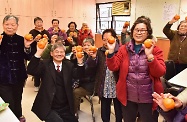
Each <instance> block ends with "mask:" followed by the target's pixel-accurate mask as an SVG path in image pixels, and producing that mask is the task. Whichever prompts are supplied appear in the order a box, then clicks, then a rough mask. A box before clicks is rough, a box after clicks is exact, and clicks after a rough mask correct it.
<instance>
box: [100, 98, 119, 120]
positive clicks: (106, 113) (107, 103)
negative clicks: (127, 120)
mask: <svg viewBox="0 0 187 122" xmlns="http://www.w3.org/2000/svg"><path fill="white" fill-rule="evenodd" d="M112 100H113V103H114V111H115V117H116V122H122V109H121V103H120V102H119V100H118V99H117V98H104V97H102V98H101V118H102V120H103V122H110V112H111V103H112Z"/></svg>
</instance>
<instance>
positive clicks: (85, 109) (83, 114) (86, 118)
mask: <svg viewBox="0 0 187 122" xmlns="http://www.w3.org/2000/svg"><path fill="white" fill-rule="evenodd" d="M36 94H37V92H34V87H33V81H32V80H31V77H29V78H28V79H27V82H26V85H25V88H24V93H23V100H22V108H23V114H24V116H25V117H26V119H27V122H41V121H40V120H39V119H38V118H37V116H36V115H35V114H34V113H33V112H32V111H31V107H32V104H33V101H34V99H35V96H36ZM93 104H94V110H95V112H94V113H95V119H96V122H102V120H101V117H100V104H99V103H98V98H97V97H94V98H93ZM112 111H113V110H112ZM79 122H92V117H91V108H90V104H89V102H88V101H87V100H86V99H84V102H83V103H81V106H80V111H79ZM111 122H115V117H114V115H113V114H111Z"/></svg>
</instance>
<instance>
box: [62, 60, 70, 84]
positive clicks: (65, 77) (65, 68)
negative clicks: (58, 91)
mask: <svg viewBox="0 0 187 122" xmlns="http://www.w3.org/2000/svg"><path fill="white" fill-rule="evenodd" d="M62 73H63V78H64V85H65V86H67V81H68V74H69V73H68V66H67V64H66V63H65V61H63V62H62Z"/></svg>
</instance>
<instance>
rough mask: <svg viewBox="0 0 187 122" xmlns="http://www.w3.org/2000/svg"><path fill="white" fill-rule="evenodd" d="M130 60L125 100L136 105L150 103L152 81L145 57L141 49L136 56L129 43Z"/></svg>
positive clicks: (132, 46)
mask: <svg viewBox="0 0 187 122" xmlns="http://www.w3.org/2000/svg"><path fill="white" fill-rule="evenodd" d="M127 48H128V52H129V58H130V64H129V72H128V74H127V99H128V100H130V101H133V102H137V103H152V102H153V100H152V91H153V90H152V80H151V78H150V76H149V67H148V64H147V57H146V55H145V52H144V48H143V47H142V48H141V49H140V51H139V53H138V54H136V53H135V51H134V50H133V49H134V45H133V44H132V43H131V42H130V43H129V45H128V46H127Z"/></svg>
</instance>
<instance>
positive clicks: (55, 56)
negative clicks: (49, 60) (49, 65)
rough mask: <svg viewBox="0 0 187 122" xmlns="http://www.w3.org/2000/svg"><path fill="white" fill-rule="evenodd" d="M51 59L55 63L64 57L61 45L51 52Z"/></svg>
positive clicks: (58, 62)
mask: <svg viewBox="0 0 187 122" xmlns="http://www.w3.org/2000/svg"><path fill="white" fill-rule="evenodd" d="M51 56H52V57H53V61H54V62H55V63H57V64H60V63H61V62H62V60H63V59H64V57H65V50H64V48H63V47H57V48H56V49H54V50H53V51H52V52H51Z"/></svg>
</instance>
